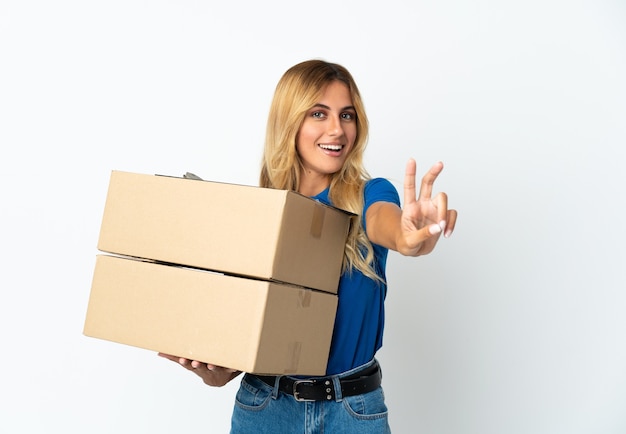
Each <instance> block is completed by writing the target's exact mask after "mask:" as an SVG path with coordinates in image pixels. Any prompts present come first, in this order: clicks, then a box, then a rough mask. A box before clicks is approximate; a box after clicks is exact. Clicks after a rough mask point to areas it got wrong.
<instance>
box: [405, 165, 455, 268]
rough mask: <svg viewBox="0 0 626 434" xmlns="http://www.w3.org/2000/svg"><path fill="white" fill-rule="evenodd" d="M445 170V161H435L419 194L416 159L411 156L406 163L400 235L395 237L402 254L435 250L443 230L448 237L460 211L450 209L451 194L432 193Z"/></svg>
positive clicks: (422, 253)
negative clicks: (416, 179) (416, 178)
mask: <svg viewBox="0 0 626 434" xmlns="http://www.w3.org/2000/svg"><path fill="white" fill-rule="evenodd" d="M442 170H443V163H441V162H439V163H436V164H434V165H433V166H432V167H431V168H430V170H429V171H428V172H427V173H426V174H425V175H424V176H423V177H422V183H421V185H420V190H419V194H418V195H416V191H415V190H416V188H415V173H416V164H415V160H413V159H410V160H409V162H408V163H407V165H406V174H405V177H404V206H403V208H402V216H401V219H400V227H401V228H400V229H401V234H400V238H401V239H399V240H397V241H396V246H397V250H398V252H400V253H402V254H403V255H407V256H419V255H426V254H428V253H430V252H432V251H433V249H434V248H435V246H436V245H437V241H439V238H440V236H441V234H442V233H443V234H444V236H445V237H449V236H450V235H451V234H452V232H453V231H454V226H455V224H456V219H457V212H456V210H454V209H448V196H447V195H446V194H445V193H438V194H436V195H435V196H434V197H433V196H432V193H433V185H434V183H435V180H436V179H437V176H439V174H440V173H441V171H442Z"/></svg>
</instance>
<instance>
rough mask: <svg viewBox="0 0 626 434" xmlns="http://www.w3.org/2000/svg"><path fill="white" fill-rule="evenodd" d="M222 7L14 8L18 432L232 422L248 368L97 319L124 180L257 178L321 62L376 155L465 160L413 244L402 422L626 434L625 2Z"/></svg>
mask: <svg viewBox="0 0 626 434" xmlns="http://www.w3.org/2000/svg"><path fill="white" fill-rule="evenodd" d="M208 3H209V2H201V1H196V0H178V1H166V0H157V1H148V0H144V1H140V0H125V1H120V0H109V1H106V2H104V1H100V2H96V1H91V2H86V1H78V0H75V1H70V0H59V1H55V2H46V1H29V0H21V1H11V0H4V1H0V143H1V145H2V158H1V159H0V167H1V169H2V170H1V171H0V189H1V190H0V191H1V194H2V196H1V197H2V201H1V204H2V205H1V206H2V211H1V217H0V218H1V223H2V224H1V225H0V236H1V243H2V249H3V251H4V260H3V262H2V273H0V285H1V286H0V288H1V292H0V294H1V295H0V341H1V342H2V357H1V358H0V388H1V390H2V392H1V393H0V431H1V432H6V433H61V432H63V433H66V432H89V433H147V432H151V433H169V432H173V431H175V432H185V431H192V432H208V433H223V432H227V430H228V425H229V418H230V412H231V408H232V404H233V398H234V394H235V390H236V386H237V384H238V381H235V382H234V383H233V384H232V385H229V386H227V387H225V388H222V389H212V388H208V387H206V386H204V385H203V384H202V383H201V382H200V380H199V379H197V378H196V377H194V376H193V375H192V374H190V373H188V372H186V371H184V370H183V369H181V368H179V367H177V366H176V365H174V364H172V363H171V362H169V361H167V360H163V359H160V358H158V357H157V356H156V355H155V354H154V353H151V352H149V351H145V350H140V349H136V348H132V347H126V346H122V345H117V344H113V343H109V342H105V341H99V340H96V339H91V338H87V337H84V336H82V326H83V321H84V315H85V311H86V306H87V300H88V296H89V289H90V284H91V276H92V272H93V266H94V260H95V255H96V253H97V250H96V242H97V237H98V232H99V224H100V219H101V215H102V210H103V206H104V199H105V195H106V189H107V186H108V180H109V174H110V171H111V170H114V169H115V170H128V171H134V172H139V173H161V174H171V175H182V174H183V173H184V172H186V171H191V172H194V173H196V174H198V175H200V176H202V177H204V178H206V179H212V180H219V181H226V182H235V183H241V184H252V185H254V184H256V182H257V173H258V167H259V158H260V152H261V146H262V141H263V136H264V126H265V119H266V115H267V111H268V107H269V103H270V98H271V95H272V92H273V89H274V86H275V84H276V82H277V81H278V79H279V77H280V75H281V74H282V73H283V72H284V71H285V70H286V69H287V68H288V67H289V66H291V65H293V64H295V63H297V62H300V61H302V60H305V59H309V58H314V57H320V58H324V59H326V60H330V61H334V62H339V63H341V64H343V65H345V66H346V67H348V69H350V70H351V71H352V73H353V74H354V76H355V78H356V80H357V82H358V83H359V85H360V88H361V91H362V94H363V97H364V99H365V103H366V107H367V109H368V114H369V116H370V120H371V124H372V131H371V138H370V145H369V148H368V151H367V164H368V169H369V171H370V173H371V174H372V175H374V176H384V177H388V178H390V179H391V180H392V181H393V182H394V183H395V185H396V186H397V187H399V188H401V182H402V176H403V170H404V164H405V161H406V160H407V159H408V158H409V157H415V158H416V159H417V161H418V167H419V169H420V170H421V171H424V170H426V169H427V168H428V167H429V166H430V165H431V164H432V163H434V162H435V161H437V160H442V161H444V163H445V164H446V169H445V170H444V173H443V174H442V176H441V179H440V180H439V183H438V185H437V188H438V190H445V191H447V192H448V193H449V196H450V205H451V206H454V207H456V208H458V209H459V212H460V219H459V222H458V227H457V231H456V233H455V234H454V236H453V237H452V238H451V239H449V240H444V241H442V242H441V244H440V245H439V248H438V250H437V251H436V253H434V254H433V255H431V256H427V257H424V258H418V259H409V258H403V257H401V256H400V255H397V254H392V255H391V257H390V261H389V281H390V290H389V296H388V299H387V309H388V310H387V312H388V315H387V316H388V323H387V330H386V340H385V346H384V348H383V349H382V350H381V352H380V353H379V358H380V360H381V362H382V364H383V369H384V375H385V379H384V386H385V391H386V395H387V400H388V404H389V407H390V421H391V425H392V429H393V430H394V432H397V433H428V434H475V433H480V434H502V433H506V434H560V433H568V434H591V433H593V434H618V433H624V432H626V415H625V413H624V409H625V408H626V333H624V332H625V330H626V318H625V317H624V312H625V309H626V295H625V294H624V290H625V289H626V278H625V276H624V265H623V262H624V250H623V246H624V243H625V242H626V237H625V233H624V226H623V225H622V222H621V212H622V209H623V205H624V198H623V197H624V196H623V192H622V189H623V186H624V182H625V181H626V177H625V175H624V169H623V166H624V162H625V152H624V146H625V145H626V85H625V80H624V77H626V26H625V24H626V6H625V5H624V3H623V2H621V1H620V0H614V1H610V0H582V1H577V2H571V1H566V0H541V1H539V0H530V1H524V2H521V1H520V2H515V1H490V0H477V1H461V0H455V1H447V2H441V1H434V0H416V1H408V0H407V1H399V0H390V1H386V2H382V3H379V4H374V3H368V2H362V1H337V2H326V3H319V2H317V3H316V2H313V3H297V2H291V1H277V0H268V1H265V2H255V1H251V0H249V1H244V2H220V3H219V4H216V3H217V2H213V4H208ZM235 383H237V384H235Z"/></svg>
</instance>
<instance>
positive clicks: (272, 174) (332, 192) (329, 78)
mask: <svg viewBox="0 0 626 434" xmlns="http://www.w3.org/2000/svg"><path fill="white" fill-rule="evenodd" d="M333 81H340V82H342V83H344V84H345V85H346V86H347V87H348V89H349V91H350V96H351V98H352V105H353V106H354V109H355V111H356V125H357V135H356V138H355V142H354V145H353V147H352V149H351V151H350V153H349V154H348V156H347V158H346V161H345V163H344V165H343V167H342V168H341V170H340V171H338V172H337V173H335V174H333V175H332V177H331V182H330V187H329V198H330V201H331V202H332V204H333V205H334V206H336V207H337V208H341V209H344V210H347V211H350V212H352V213H354V214H356V215H357V216H356V217H355V218H353V220H352V225H351V228H350V232H349V234H348V240H347V242H346V248H345V252H344V261H343V269H344V271H345V270H348V271H350V270H352V269H353V268H356V269H358V270H360V271H361V272H362V273H363V274H365V275H366V276H368V277H370V278H372V279H374V280H378V281H380V280H381V278H380V276H378V274H377V273H376V272H375V271H374V267H373V261H374V250H373V248H372V244H371V243H370V241H369V239H368V238H367V235H366V234H365V230H364V229H363V225H362V224H361V216H360V213H362V212H363V205H364V199H363V188H364V186H365V181H366V180H368V179H369V178H370V177H369V174H368V173H367V171H366V170H365V168H364V166H363V152H364V151H365V147H366V143H367V137H368V130H369V127H368V121H367V116H366V114H365V108H364V106H363V101H362V100H361V95H360V93H359V90H358V88H357V85H356V83H355V81H354V79H353V78H352V75H351V74H350V73H349V72H348V70H347V69H346V68H344V67H343V66H341V65H338V64H335V63H329V62H325V61H323V60H308V61H305V62H302V63H299V64H297V65H295V66H293V67H291V68H290V69H288V70H287V71H286V72H285V74H284V75H283V76H282V78H281V79H280V81H279V82H278V85H277V86H276V90H275V92H274V98H273V100H272V104H271V106H270V112H269V116H268V121H267V131H266V136H265V149H264V153H263V160H262V166H261V176H260V186H261V187H267V188H277V189H282V190H295V191H298V188H299V186H300V173H301V170H302V167H303V166H302V160H301V158H300V156H299V155H298V153H297V151H296V140H297V137H298V132H299V130H300V127H301V125H302V123H303V122H304V118H305V115H306V113H307V111H308V110H310V109H311V107H313V106H314V105H315V104H316V103H317V102H318V101H319V98H320V96H321V94H322V93H323V91H324V89H325V88H326V86H328V85H329V84H330V83H331V82H333Z"/></svg>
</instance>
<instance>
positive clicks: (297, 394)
mask: <svg viewBox="0 0 626 434" xmlns="http://www.w3.org/2000/svg"><path fill="white" fill-rule="evenodd" d="M300 384H315V380H295V381H294V382H293V397H294V398H295V400H296V401H299V402H313V401H315V400H314V399H307V398H301V397H300V392H298V386H299V385H300Z"/></svg>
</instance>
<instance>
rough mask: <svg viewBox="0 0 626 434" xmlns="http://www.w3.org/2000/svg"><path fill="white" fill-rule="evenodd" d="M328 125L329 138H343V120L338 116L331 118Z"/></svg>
mask: <svg viewBox="0 0 626 434" xmlns="http://www.w3.org/2000/svg"><path fill="white" fill-rule="evenodd" d="M328 119H329V123H328V135H329V136H333V137H334V136H341V135H342V134H343V126H342V125H341V119H340V118H339V117H338V116H329V118H328Z"/></svg>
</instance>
